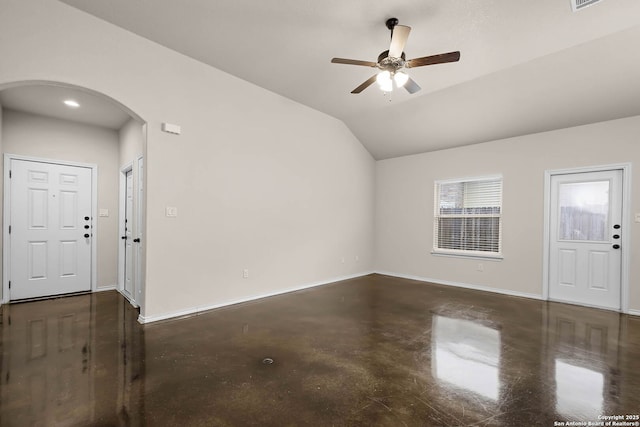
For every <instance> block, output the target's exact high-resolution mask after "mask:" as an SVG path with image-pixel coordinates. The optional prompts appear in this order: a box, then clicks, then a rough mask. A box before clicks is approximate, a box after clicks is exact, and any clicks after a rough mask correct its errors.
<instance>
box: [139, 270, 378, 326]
mask: <svg viewBox="0 0 640 427" xmlns="http://www.w3.org/2000/svg"><path fill="white" fill-rule="evenodd" d="M373 273H374V272H373V271H365V272H361V273H357V274H352V275H349V276H341V277H334V278H332V279H329V280H323V281H321V282H313V283H307V284H303V285H300V286H295V287H293V288H288V289H283V290H278V291H275V292H269V293H266V294H261V295H254V296H250V297H246V298H240V299H237V300H232V301H226V302H223V303H219V304H211V305H206V306H199V307H192V308H189V309H186V310H180V311H174V312H171V313H165V314H158V315H154V316H143V315H140V316H138V322H140V323H142V324H145V323H152V322H158V321H160V320H167V319H173V318H176V317H183V316H191V315H194V314H200V313H203V312H206V311H209V310H214V309H216V308H222V307H227V306H230V305H235V304H241V303H243V302H249V301H255V300H259V299H261V298H268V297H273V296H276V295H282V294H287V293H289V292H295V291H301V290H304V289H309V288H314V287H316V286H322V285H329V284H331V283H335V282H340V281H343V280H349V279H355V278H356V277H362V276H367V275H369V274H373Z"/></svg>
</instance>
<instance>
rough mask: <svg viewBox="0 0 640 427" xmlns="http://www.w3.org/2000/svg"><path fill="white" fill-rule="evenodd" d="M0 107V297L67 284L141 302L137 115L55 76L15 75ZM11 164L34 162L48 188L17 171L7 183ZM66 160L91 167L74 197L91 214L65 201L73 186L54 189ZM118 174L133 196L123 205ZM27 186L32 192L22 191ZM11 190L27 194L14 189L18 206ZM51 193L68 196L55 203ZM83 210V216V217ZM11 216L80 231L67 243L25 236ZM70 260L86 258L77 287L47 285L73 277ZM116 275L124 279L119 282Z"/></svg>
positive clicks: (140, 123) (141, 147) (142, 129)
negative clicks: (20, 78) (0, 187)
mask: <svg viewBox="0 0 640 427" xmlns="http://www.w3.org/2000/svg"><path fill="white" fill-rule="evenodd" d="M0 108H1V112H2V114H1V115H0V151H2V153H3V155H4V158H5V159H4V162H3V164H2V165H0V168H2V171H1V173H0V175H1V176H2V177H3V179H4V199H3V211H4V217H3V221H4V224H3V230H4V233H3V246H2V249H3V273H2V276H3V287H2V302H3V303H4V302H9V301H15V300H21V299H24V298H27V299H28V298H40V297H49V296H54V295H60V294H62V295H64V294H67V293H68V292H67V291H68V290H71V291H76V290H79V291H85V292H86V291H91V292H98V291H103V290H109V289H117V290H119V291H120V292H121V293H122V294H123V295H125V296H126V297H127V299H128V300H129V301H130V302H131V303H132V304H134V305H136V306H141V305H142V304H143V300H144V275H143V274H142V273H143V266H144V246H143V242H142V239H141V237H142V234H143V229H144V205H145V201H144V193H143V191H142V188H143V184H142V183H143V181H144V173H143V167H142V162H143V159H144V152H145V146H146V124H145V122H144V120H143V119H142V118H141V117H140V116H138V115H137V114H135V113H134V112H133V111H131V110H130V109H129V108H128V107H126V106H124V105H123V104H121V103H119V102H118V101H117V100H114V99H113V98H111V97H109V96H107V95H104V94H102V93H99V92H97V91H94V90H91V89H87V88H83V87H79V86H75V85H70V84H66V83H58V82H45V81H24V82H16V83H11V84H4V85H0ZM12 164H14V165H21V166H25V165H26V169H25V168H24V167H23V169H25V170H27V171H29V170H32V169H33V170H34V171H35V170H36V169H38V168H33V167H31V166H34V165H36V166H45V169H46V171H45V170H44V169H43V170H42V171H41V173H39V175H38V174H37V173H36V172H34V173H36V175H37V176H40V177H44V176H48V177H50V178H52V179H53V181H50V183H53V182H54V181H55V184H56V185H54V186H53V187H51V188H48V187H46V186H44V187H43V186H42V185H41V186H40V187H37V186H36V187H34V185H31V184H33V183H31V184H30V183H29V179H32V178H33V177H34V176H36V175H34V174H32V175H33V176H31V178H30V177H29V176H28V173H27V172H25V174H23V176H22V180H21V182H18V181H20V180H19V179H18V180H14V177H13V176H12V175H11V169H12ZM68 167H70V168H79V169H75V170H80V171H81V170H82V168H85V169H91V173H90V174H89V177H88V178H87V180H90V181H91V184H90V189H89V193H90V194H89V195H87V194H85V195H84V196H82V197H85V198H87V197H88V199H89V200H90V202H89V205H87V206H89V207H85V210H86V209H89V210H90V211H91V213H90V214H86V213H82V214H81V213H80V212H79V211H78V212H75V211H73V209H71V208H70V207H73V206H75V205H74V203H76V202H77V200H76V199H75V198H76V196H77V197H80V193H76V192H75V190H69V191H66V192H65V191H63V190H61V188H59V186H58V184H59V183H60V182H61V180H64V179H66V178H64V177H69V176H75V175H76V174H75V172H74V171H75V170H74V169H64V168H68ZM52 168H53V169H52ZM61 168H62V169H61ZM54 169H55V170H54ZM69 171H70V172H69ZM127 171H129V184H130V191H131V192H130V194H129V197H130V198H131V199H132V201H133V204H132V205H131V210H129V211H128V212H127V211H126V206H127V204H126V203H125V198H126V197H127V194H126V192H125V191H126V188H125V187H123V184H122V179H121V177H122V176H123V173H126V172H127ZM61 177H63V178H61ZM74 179H75V178H73V179H70V181H69V182H67V184H70V183H71V181H73V180H74ZM125 182H126V179H125ZM51 185H53V184H51ZM31 187H33V188H32V190H33V189H35V190H33V191H31V190H29V188H31ZM36 190H37V191H36ZM40 190H42V191H40ZM21 191H27V192H28V191H31V194H30V195H26V196H25V195H23V197H22V199H23V200H24V203H22V204H21V203H20V201H19V200H16V199H13V198H12V196H15V194H18V193H20V192H21ZM60 191H63V193H60ZM56 193H57V194H56ZM44 194H47V197H49V198H50V202H47V197H44V196H43V195H44ZM56 196H59V197H58V199H56V198H55V197H56ZM60 197H62V198H64V199H65V200H67V201H68V203H66V204H65V203H62V202H61V200H62V199H61V198H60ZM56 206H57V207H56ZM63 208H64V209H63ZM34 209H35V210H34ZM56 209H58V211H56ZM60 209H63V210H62V211H59V210H60ZM65 209H66V210H65ZM29 212H30V213H29ZM34 212H35V213H34ZM27 214H28V215H27ZM49 214H50V215H51V217H50V218H49V217H48V215H49ZM127 214H128V215H129V217H128V218H127ZM29 215H31V219H29V218H30V217H29ZM65 215H66V217H68V218H67V219H69V221H70V222H67V223H65V224H62V225H60V224H61V223H60V218H62V217H65ZM36 217H37V218H36ZM87 217H89V218H90V219H88V220H87V219H85V218H87ZM17 218H27V219H29V220H30V221H31V220H32V219H34V218H35V219H38V220H41V222H42V221H49V222H50V221H52V220H53V219H55V222H56V224H47V226H46V227H45V226H44V225H43V224H40V225H39V227H40V229H43V230H44V229H45V228H46V229H48V230H54V229H60V228H66V229H69V230H72V231H73V232H72V233H71V235H75V234H78V233H80V235H79V237H78V239H79V240H78V242H76V243H74V241H75V240H74V239H75V237H74V238H70V237H68V235H65V236H62V237H61V236H57V237H56V236H53V237H52V236H50V235H47V236H48V237H37V238H35V239H34V238H33V236H29V235H28V233H22V234H21V233H20V232H19V230H17V229H16V228H15V226H14V225H13V224H12V223H13V222H19V221H16V219H17ZM33 225H34V224H29V221H22V222H21V224H20V227H23V228H25V230H27V229H28V231H29V232H31V231H33V229H34V227H33ZM35 225H38V224H35ZM9 226H11V227H12V229H11V230H10V229H9ZM36 228H37V227H36ZM41 231H42V230H41ZM58 231H59V230H58ZM87 235H89V237H86V236H87ZM122 237H127V239H123V238H122ZM18 239H23V240H25V239H26V240H25V241H29V239H31V240H30V241H31V243H30V244H18ZM56 239H57V240H56ZM128 239H131V240H133V239H136V240H137V242H136V243H135V244H134V245H131V244H130V243H131V242H129V241H127V240H128ZM34 241H35V243H33V242H34ZM80 243H81V244H80ZM78 248H84V249H83V250H86V249H87V248H88V249H89V252H90V256H89V258H86V256H85V258H82V259H80V261H73V257H71V255H74V256H75V254H76V252H78ZM127 251H129V253H128V254H127ZM85 255H86V254H85ZM70 260H71V261H70ZM74 262H76V263H80V262H81V263H83V264H86V263H89V264H90V266H89V268H88V269H87V268H85V269H84V270H85V271H89V273H88V274H89V275H88V277H84V278H81V280H80V282H82V283H83V286H81V287H79V288H65V287H64V286H62V287H56V285H55V283H59V282H60V281H61V280H62V279H67V278H70V277H72V276H73V275H74V274H76V270H75V269H74V268H75V265H74ZM85 267H86V265H85ZM78 274H79V270H78ZM84 274H86V272H85V273H84ZM56 276H57V277H59V278H61V279H60V280H57V279H56V280H52V283H53V284H54V285H53V287H52V288H51V289H50V290H47V289H48V288H47V287H46V286H44V287H42V286H41V287H42V289H41V290H37V291H35V292H32V291H33V289H31V288H32V287H34V286H31V285H35V284H38V285H42V284H43V283H44V282H45V281H46V280H49V279H50V278H55V277H56ZM126 277H129V278H130V279H132V280H133V282H131V281H130V282H129V283H128V284H127V285H125V278H126ZM45 279H46V280H45ZM62 281H64V280H62ZM20 287H21V288H22V289H29V292H26V293H24V292H18V291H16V289H18V288H20Z"/></svg>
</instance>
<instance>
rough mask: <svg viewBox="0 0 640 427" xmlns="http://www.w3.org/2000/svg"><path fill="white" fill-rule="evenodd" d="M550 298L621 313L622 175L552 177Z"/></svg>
mask: <svg viewBox="0 0 640 427" xmlns="http://www.w3.org/2000/svg"><path fill="white" fill-rule="evenodd" d="M550 195H551V200H550V206H551V209H550V212H551V218H550V222H549V224H550V227H549V229H550V233H551V235H550V236H549V242H550V247H549V298H550V299H552V300H556V301H563V302H570V303H577V304H582V305H589V306H595V307H603V308H609V309H615V310H619V309H620V288H621V259H622V257H621V251H622V250H624V248H622V247H621V240H622V239H621V236H622V233H623V232H624V230H622V228H621V224H622V171H621V170H611V171H600V172H588V173H575V174H563V175H553V176H552V177H551V192H550Z"/></svg>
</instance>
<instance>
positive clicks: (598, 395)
mask: <svg viewBox="0 0 640 427" xmlns="http://www.w3.org/2000/svg"><path fill="white" fill-rule="evenodd" d="M555 370H556V378H555V380H556V411H558V414H560V415H562V416H563V417H567V416H568V417H571V416H575V415H579V416H582V417H585V418H586V419H590V420H593V421H596V420H597V419H598V415H602V413H603V412H602V404H603V402H604V396H603V393H604V375H603V374H602V373H600V372H596V371H594V370H592V369H587V368H583V367H580V366H576V365H572V364H570V363H567V362H564V361H562V360H558V359H556V364H555Z"/></svg>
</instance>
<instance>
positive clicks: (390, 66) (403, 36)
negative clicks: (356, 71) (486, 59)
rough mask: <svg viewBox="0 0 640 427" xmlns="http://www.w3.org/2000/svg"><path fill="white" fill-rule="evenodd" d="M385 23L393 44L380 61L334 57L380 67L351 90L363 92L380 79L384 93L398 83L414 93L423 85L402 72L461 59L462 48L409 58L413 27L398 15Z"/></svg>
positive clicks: (340, 61) (379, 56)
mask: <svg viewBox="0 0 640 427" xmlns="http://www.w3.org/2000/svg"><path fill="white" fill-rule="evenodd" d="M386 25H387V28H388V29H389V30H391V45H390V46H389V50H385V51H384V52H382V53H381V54H380V55H378V62H371V61H359V60H357V59H344V58H333V59H332V60H331V62H332V63H334V64H348V65H362V66H365V67H373V68H378V69H380V70H381V71H380V72H379V73H378V74H376V75H374V76H371V77H370V78H369V79H368V80H366V81H365V82H364V83H362V84H361V85H360V86H358V87H357V88H355V89H354V90H352V91H351V93H360V92H362V91H363V90H365V89H366V88H368V87H369V86H371V85H372V84H373V82H376V81H377V82H378V85H379V86H380V89H381V90H382V91H384V92H391V91H392V90H393V86H394V83H395V85H396V87H404V88H405V89H406V90H407V92H409V93H411V94H413V93H416V92H417V91H419V90H420V86H418V84H417V83H416V82H415V81H414V80H413V79H412V78H411V77H409V75H408V74H407V73H405V72H404V71H403V69H404V68H416V67H423V66H425V65H434V64H444V63H447V62H457V61H459V60H460V52H459V51H456V52H449V53H441V54H439V55H431V56H423V57H422V58H414V59H409V60H407V59H405V55H404V45H405V44H406V43H407V38H408V37H409V32H410V31H411V27H407V26H406V25H398V19H397V18H390V19H388V20H387V22H386Z"/></svg>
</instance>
